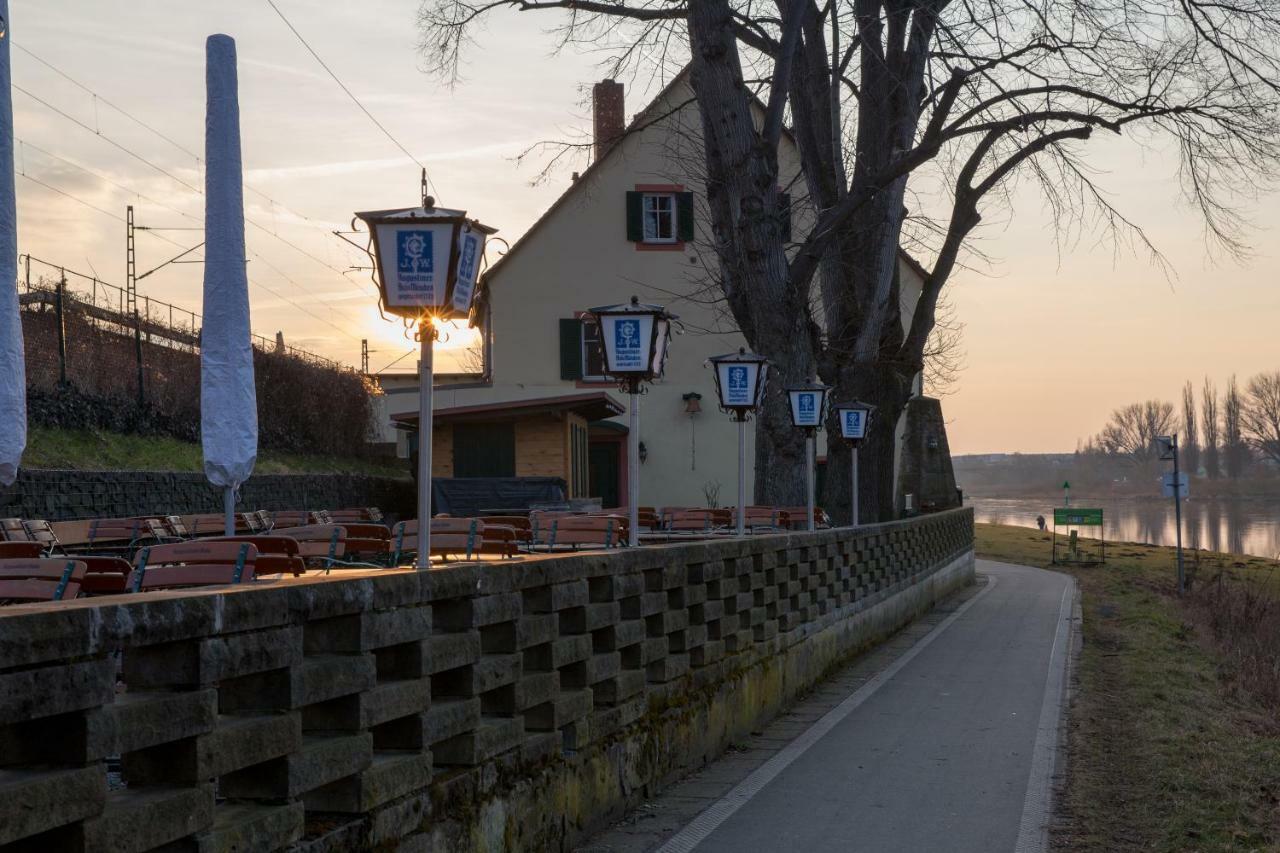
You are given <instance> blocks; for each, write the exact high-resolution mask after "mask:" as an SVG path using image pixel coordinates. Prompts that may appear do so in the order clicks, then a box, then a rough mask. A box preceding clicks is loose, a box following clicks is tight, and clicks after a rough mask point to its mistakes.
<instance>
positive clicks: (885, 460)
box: [818, 362, 912, 524]
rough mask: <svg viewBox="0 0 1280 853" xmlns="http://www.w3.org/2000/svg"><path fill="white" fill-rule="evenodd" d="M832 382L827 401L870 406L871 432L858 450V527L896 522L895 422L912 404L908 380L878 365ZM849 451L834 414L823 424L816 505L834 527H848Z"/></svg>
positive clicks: (896, 431) (855, 371)
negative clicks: (823, 458)
mask: <svg viewBox="0 0 1280 853" xmlns="http://www.w3.org/2000/svg"><path fill="white" fill-rule="evenodd" d="M843 377H844V378H843V379H842V380H840V381H837V382H836V385H835V388H834V390H833V391H832V399H833V400H835V401H836V402H844V401H852V400H864V401H875V405H876V411H875V414H874V416H873V417H872V418H871V428H870V431H869V432H868V434H867V437H866V439H864V440H863V442H862V446H861V447H860V448H859V449H858V521H859V522H860V523H862V524H869V523H872V522H876V521H890V520H892V519H894V518H895V517H897V506H896V498H897V482H896V479H895V465H896V462H897V435H898V422H899V420H901V418H902V413H903V411H904V410H905V409H906V406H907V401H908V400H910V399H911V393H912V381H911V378H908V377H905V376H903V375H901V373H900V372H899V371H897V370H896V369H894V368H892V367H886V366H884V365H883V364H882V363H879V362H877V363H876V364H874V365H868V366H865V367H864V368H862V369H851V370H848V371H845V373H844V374H843ZM849 486H850V483H849V445H848V444H846V443H845V442H844V441H842V440H841V439H840V424H839V422H838V421H837V420H836V417H835V414H834V412H833V413H832V414H831V415H830V416H829V417H828V418H827V477H826V486H825V488H824V490H823V493H822V495H821V497H820V499H819V501H818V502H819V504H820V505H821V506H822V507H823V508H824V509H826V511H827V512H828V513H829V514H830V515H831V517H832V519H833V520H834V521H835V522H836V523H837V524H848V523H849V522H850V520H851V518H852V514H851V513H850V511H849V497H850V488H849Z"/></svg>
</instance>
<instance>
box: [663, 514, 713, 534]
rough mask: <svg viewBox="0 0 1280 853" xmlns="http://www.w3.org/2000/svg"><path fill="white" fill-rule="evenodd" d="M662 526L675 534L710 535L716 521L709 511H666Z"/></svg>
mask: <svg viewBox="0 0 1280 853" xmlns="http://www.w3.org/2000/svg"><path fill="white" fill-rule="evenodd" d="M662 526H663V528H664V529H666V530H671V531H673V532H699V533H710V532H711V530H712V529H713V528H714V527H715V520H714V516H713V514H712V512H711V510H709V509H664V510H663V511H662Z"/></svg>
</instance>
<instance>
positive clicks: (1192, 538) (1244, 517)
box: [965, 494, 1280, 559]
mask: <svg viewBox="0 0 1280 853" xmlns="http://www.w3.org/2000/svg"><path fill="white" fill-rule="evenodd" d="M965 504H966V505H970V506H972V507H973V510H974V518H975V520H976V521H979V522H985V523H988V524H1014V525H1018V526H1021V527H1035V526H1036V516H1037V515H1043V516H1044V517H1045V520H1046V522H1047V523H1048V524H1049V525H1050V528H1052V525H1053V512H1052V508H1053V507H1055V506H1059V507H1060V506H1062V495H1061V494H1058V495H1056V496H1054V497H1044V498H1012V499H1004V498H986V497H974V498H968V497H966V498H965ZM1071 506H1073V507H1101V508H1102V509H1103V520H1104V522H1105V527H1104V530H1105V533H1106V538H1107V541H1108V542H1145V543H1147V544H1150V545H1172V544H1174V522H1173V502H1172V501H1171V500H1158V499H1138V498H1102V499H1091V498H1089V497H1081V496H1077V495H1072V496H1071ZM1182 524H1183V528H1182V531H1183V539H1182V542H1183V545H1184V546H1186V547H1188V548H1204V549H1206V550H1209V551H1222V552H1225V553H1228V554H1247V555H1250V556H1254V557H1269V558H1271V559H1277V558H1280V505H1277V504H1276V503H1275V502H1271V501H1266V500H1236V499H1230V498H1219V499H1208V498H1206V499H1204V500H1195V499H1194V498H1193V499H1191V500H1188V501H1186V502H1184V503H1183V505H1182ZM1080 534H1081V535H1082V536H1094V535H1095V534H1094V533H1093V532H1091V530H1090V528H1082V529H1081V531H1080Z"/></svg>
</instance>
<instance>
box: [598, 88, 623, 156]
mask: <svg viewBox="0 0 1280 853" xmlns="http://www.w3.org/2000/svg"><path fill="white" fill-rule="evenodd" d="M622 93H623V89H622V84H621V83H617V82H614V81H613V80H601V81H600V82H599V83H597V84H595V86H593V87H591V111H592V114H593V117H594V119H595V144H596V150H595V160H596V162H599V161H600V160H601V159H602V158H603V157H604V155H605V154H606V153H607V152H608V150H609V148H610V147H612V145H613V143H615V142H617V141H618V140H619V139H621V138H622V132H623V131H624V130H626V118H625V115H626V112H625V110H624V107H623V100H622Z"/></svg>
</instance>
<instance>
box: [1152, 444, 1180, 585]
mask: <svg viewBox="0 0 1280 853" xmlns="http://www.w3.org/2000/svg"><path fill="white" fill-rule="evenodd" d="M1156 456H1157V457H1158V458H1159V459H1160V461H1162V462H1169V461H1172V462H1173V481H1172V488H1170V485H1169V480H1168V477H1167V476H1166V478H1165V493H1166V495H1169V496H1172V497H1173V524H1174V527H1175V528H1176V536H1177V540H1178V594H1179V595H1181V594H1182V593H1183V592H1185V591H1186V588H1187V582H1186V575H1185V574H1184V572H1183V567H1182V498H1183V497H1184V495H1185V494H1186V492H1185V490H1184V489H1183V486H1182V471H1181V470H1179V467H1178V434H1177V433H1174V434H1173V435H1158V436H1156Z"/></svg>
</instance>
